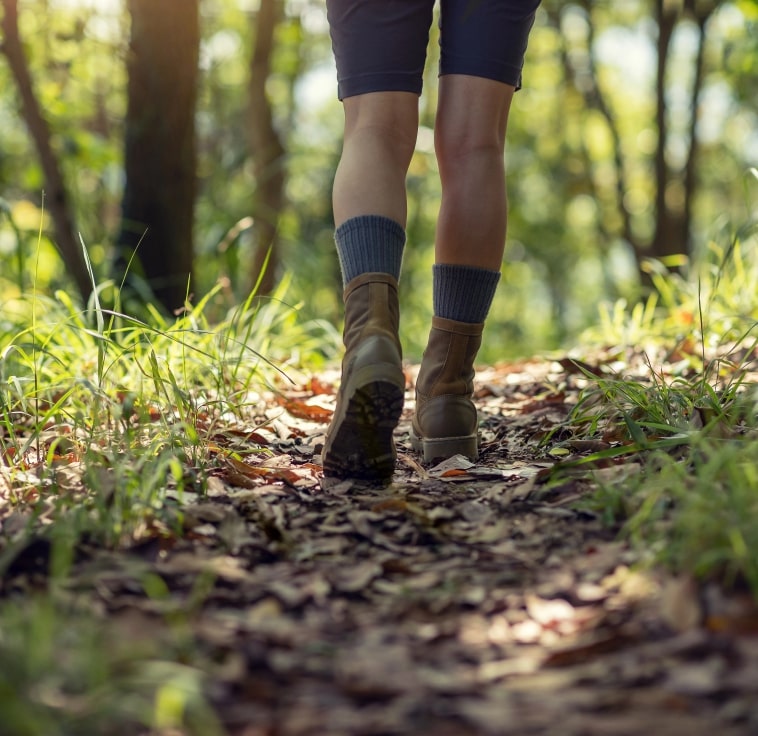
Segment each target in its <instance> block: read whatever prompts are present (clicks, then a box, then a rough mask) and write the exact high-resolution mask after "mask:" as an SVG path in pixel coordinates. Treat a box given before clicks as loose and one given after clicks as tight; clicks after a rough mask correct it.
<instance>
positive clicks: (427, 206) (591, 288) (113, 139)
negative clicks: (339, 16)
mask: <svg viewBox="0 0 758 736" xmlns="http://www.w3.org/2000/svg"><path fill="white" fill-rule="evenodd" d="M174 2H176V0H174ZM18 3H19V12H18V23H19V26H20V28H19V36H20V39H21V42H22V43H23V48H24V50H25V51H26V59H27V63H28V71H29V75H30V78H31V79H32V80H33V81H34V93H35V94H36V96H37V101H38V104H39V109H40V110H42V111H43V112H44V118H45V120H46V121H47V122H48V125H49V139H50V140H49V143H50V150H51V151H52V153H53V154H54V156H55V157H57V163H58V167H59V169H60V173H61V177H62V180H63V181H65V183H66V186H67V193H68V195H69V198H68V205H69V210H70V214H71V222H73V223H75V228H76V229H75V230H74V232H75V233H76V232H78V231H81V232H82V235H83V237H84V240H85V243H86V245H87V248H88V251H89V253H90V256H91V259H92V261H93V263H94V265H95V270H96V276H97V278H98V279H104V278H107V277H108V276H109V275H110V273H111V271H110V264H111V263H112V261H113V254H114V245H115V243H116V241H117V240H118V239H119V238H118V235H119V233H122V232H124V231H125V230H126V229H127V228H126V227H124V228H122V227H121V204H122V198H123V195H124V186H126V187H127V188H128V187H129V186H130V184H129V182H130V181H131V182H132V184H131V186H132V187H134V186H135V182H136V181H137V179H135V178H134V177H133V176H132V174H131V170H130V169H129V167H128V166H127V162H126V161H125V160H124V156H125V149H126V148H127V143H125V129H126V127H127V126H128V127H130V128H132V134H133V137H132V138H131V139H129V143H128V146H131V148H130V149H129V150H130V151H131V152H132V153H130V155H129V158H130V159H131V160H132V162H133V163H134V164H135V165H138V164H141V163H144V164H145V165H147V166H149V165H151V163H156V164H157V162H155V161H153V162H151V161H150V160H148V161H140V160H139V159H140V156H141V157H142V158H143V159H150V158H151V157H152V155H147V154H144V153H141V152H143V151H144V152H146V151H147V150H148V148H147V146H148V142H147V141H144V142H143V143H138V141H139V139H138V138H137V137H134V135H136V132H139V131H138V128H137V127H135V126H136V124H137V123H138V122H139V119H138V117H137V115H136V113H139V112H142V113H146V112H147V110H148V109H149V106H143V109H142V110H140V108H139V106H137V107H132V108H131V112H130V114H132V113H134V116H133V119H131V120H127V118H126V117H125V114H124V111H125V110H126V109H127V93H129V94H131V93H132V90H131V88H130V87H129V85H128V79H127V75H128V73H130V72H131V71H132V68H133V67H134V72H135V79H136V78H137V77H138V75H139V74H140V73H141V72H140V70H139V69H138V68H136V66H135V65H136V64H138V62H139V58H138V57H136V56H135V55H134V54H133V53H132V50H131V46H130V23H129V19H130V16H129V13H128V11H133V12H135V14H139V13H141V14H142V15H144V16H145V17H147V13H149V12H150V11H151V10H152V11H154V12H157V13H160V11H161V9H162V8H165V7H167V5H173V4H172V3H168V4H167V3H153V5H155V6H156V7H155V8H145V7H138V6H137V5H134V4H133V5H128V4H127V3H124V4H114V3H96V4H95V3H82V4H74V3H69V2H66V3H63V2H58V0H18ZM6 4H7V3H6V2H3V5H2V6H0V7H5V5H6ZM174 7H178V6H174ZM191 8H195V3H194V2H191V3H189V4H188V3H187V2H183V3H181V9H180V12H177V13H175V14H174V16H173V17H172V19H171V20H172V24H171V26H170V29H166V25H165V23H163V24H162V25H161V26H158V23H159V22H160V18H158V19H156V21H155V22H154V23H152V26H153V29H154V30H157V29H158V28H159V27H160V29H161V30H160V31H158V32H157V33H156V34H155V35H158V36H159V35H160V34H164V35H163V36H161V38H160V41H161V43H163V45H164V46H165V47H166V48H165V49H164V50H168V49H170V52H171V63H170V64H166V63H165V59H164V60H163V61H159V62H156V64H145V65H143V66H149V67H150V68H149V72H150V74H149V76H148V79H147V81H146V82H144V84H148V83H152V84H154V85H162V84H165V85H167V86H166V87H163V89H164V90H166V91H167V95H164V96H163V97H162V99H161V100H159V102H161V101H164V102H165V100H166V99H167V96H170V95H174V94H176V93H177V91H178V90H177V89H174V88H171V84H169V83H167V82H166V81H165V80H166V79H171V75H172V74H173V75H177V74H178V73H179V69H182V70H183V73H186V75H192V74H195V75H196V77H195V82H194V84H196V89H197V102H196V109H195V113H194V115H192V114H190V113H188V112H187V109H186V108H185V110H184V114H183V119H184V120H185V121H186V120H189V119H194V122H195V123H196V131H195V136H196V143H197V162H196V164H197V165H196V167H195V168H196V184H197V196H196V198H195V199H194V203H195V210H194V217H192V218H191V219H192V220H193V225H194V228H193V231H192V234H193V236H194V258H195V261H194V265H195V266H196V268H195V269H194V270H195V275H194V278H195V281H194V286H193V290H194V292H195V294H197V295H205V294H207V292H208V291H209V290H210V289H211V288H212V287H213V286H214V285H215V284H216V283H217V281H218V280H219V278H220V277H222V283H223V284H224V288H223V289H222V291H221V293H219V294H218V295H217V296H215V297H214V298H213V299H212V300H210V301H209V302H208V304H207V307H206V309H207V311H206V314H207V316H208V317H209V319H213V318H215V316H218V315H220V314H222V313H224V312H225V311H226V310H228V309H229V308H233V307H234V306H236V305H237V304H238V303H239V302H240V301H242V300H243V299H244V298H245V297H246V296H247V295H248V293H249V289H250V286H251V283H250V282H251V279H252V280H254V279H255V278H256V277H257V274H258V269H259V265H255V264H256V252H257V253H258V254H259V256H258V258H259V259H260V254H265V253H266V252H268V247H269V244H270V240H267V239H269V238H271V237H273V238H274V241H273V242H274V243H275V246H274V249H275V256H276V259H277V261H278V265H277V267H276V269H271V270H270V272H269V275H270V276H272V277H273V280H274V282H276V281H278V280H279V279H280V277H282V276H284V275H286V276H287V277H288V284H289V285H288V287H287V293H286V299H287V301H288V302H290V303H292V304H298V305H300V309H301V318H302V319H304V320H306V319H308V318H319V319H323V320H324V322H328V323H330V324H333V325H335V326H337V327H339V320H340V317H341V313H342V309H341V304H340V293H339V292H340V289H339V273H338V266H337V262H336V258H335V255H334V243H333V222H332V214H331V206H330V191H331V183H332V178H333V175H334V170H335V167H336V163H337V160H338V156H339V152H340V144H341V141H340V136H341V128H342V112H341V109H340V105H339V102H338V101H337V100H336V94H335V78H334V68H333V61H332V58H331V48H330V41H329V35H328V28H327V25H326V22H325V17H324V7H323V1H322V0H287V2H283V0H262V2H258V3H247V2H246V3H241V2H240V1H239V0H213V1H212V2H204V3H200V9H199V10H200V22H199V71H200V74H199V75H197V71H196V68H195V67H196V65H195V64H194V61H193V59H191V58H189V56H186V57H183V58H182V60H181V62H180V61H179V59H178V56H177V54H179V53H181V49H180V48H179V46H178V45H177V40H178V39H179V38H180V36H181V37H186V36H187V31H186V29H183V28H182V27H179V26H178V25H177V23H178V22H182V23H184V22H186V21H187V20H188V17H189V18H194V12H189V9H191ZM757 22H758V5H756V4H755V2H754V1H753V0H725V1H723V2H719V3H717V4H716V3H714V0H697V2H694V0H672V1H671V2H668V1H667V2H666V3H658V4H657V0H625V2H623V3H587V2H585V0H576V1H574V2H565V3H564V2H558V0H543V4H542V6H541V8H540V11H539V12H538V14H537V20H536V23H535V26H534V30H533V32H532V35H531V37H530V43H529V49H528V53H527V64H526V67H525V70H524V89H523V90H521V91H520V92H519V93H518V94H517V95H516V96H515V98H514V102H513V111H512V115H511V117H510V121H509V136H508V140H507V143H506V145H507V155H506V164H507V168H508V182H509V200H510V218H509V240H508V244H507V248H506V258H505V263H504V268H503V279H502V287H501V288H500V289H499V292H498V295H497V297H496V300H495V304H494V305H493V312H492V319H491V320H490V322H489V323H488V333H489V334H488V339H487V341H486V345H487V347H486V350H485V352H484V353H483V355H482V359H483V360H497V359H502V358H503V357H508V356H514V355H519V354H524V353H532V352H534V351H536V350H540V349H545V348H554V347H556V346H558V345H561V344H565V343H566V341H567V340H569V339H572V337H573V336H574V335H576V334H577V333H578V332H579V331H581V330H582V329H584V328H585V327H587V326H588V325H592V324H593V323H596V322H597V311H598V304H599V303H601V302H603V301H609V300H610V301H613V300H616V299H617V298H619V297H622V298H625V299H627V300H628V301H629V302H633V301H635V300H637V299H639V298H640V295H641V294H643V293H644V292H643V290H642V288H641V286H642V284H641V280H640V273H639V265H640V259H641V258H643V257H646V256H649V255H653V253H655V252H658V253H659V254H661V255H665V253H666V252H673V253H676V252H680V253H687V254H689V255H690V256H691V257H700V255H702V254H703V253H704V252H706V251H707V250H708V249H709V248H710V247H711V246H710V241H711V240H715V241H716V242H717V243H720V244H724V243H727V244H728V243H729V242H731V239H732V237H733V234H734V232H735V231H736V228H737V227H738V226H739V225H740V224H744V223H745V222H746V221H749V219H750V218H751V217H754V209H755V189H754V185H753V184H752V182H753V181H754V180H753V179H752V177H750V176H748V175H747V174H746V172H747V171H748V169H749V168H750V167H751V166H755V165H756V162H758V136H757V135H756V130H758V115H757V114H756V110H755V99H756V96H758V82H757V81H756V80H758V29H757V28H756V23H757ZM672 23H673V28H669V26H670V25H671V24H672ZM133 30H134V31H136V30H137V29H136V27H134V28H133ZM149 31H150V28H147V29H146V30H145V32H146V33H147V32H149ZM436 34H437V28H436V25H434V24H433V26H432V33H431V38H430V46H429V63H428V68H427V70H426V75H427V77H426V78H427V82H426V84H425V88H424V94H423V95H422V98H421V113H422V114H421V129H420V132H419V136H418V145H417V149H416V153H415V155H414V157H413V160H412V162H411V167H410V171H409V175H408V185H409V210H408V248H407V249H406V254H405V259H404V273H403V279H402V281H401V291H402V299H403V303H404V310H403V321H402V330H403V341H404V348H405V353H406V355H407V356H408V357H409V358H411V359H412V358H414V357H418V356H419V354H420V351H421V349H422V347H423V345H422V344H421V343H423V339H424V333H425V331H426V329H427V327H428V320H429V311H430V306H429V305H430V302H431V299H430V283H431V280H430V278H429V272H430V268H431V262H432V258H433V254H432V244H433V238H434V225H435V219H436V217H437V210H438V204H439V196H440V192H439V182H438V178H437V170H436V160H435V157H434V150H433V145H432V140H433V125H434V108H435V102H436V89H437V80H436V76H437V69H436V63H437V53H438V49H437V45H436V43H437V37H436ZM165 38H170V39H171V41H172V43H171V44H165ZM182 48H186V46H185V45H184V44H182ZM158 51H160V49H158ZM160 64H162V66H160ZM254 70H255V74H254V73H253V72H254ZM698 70H699V71H698ZM698 75H699V76H698ZM150 77H153V79H152V80H151V79H150ZM185 79H189V76H185ZM190 91H191V90H190ZM152 93H153V94H154V95H155V94H156V93H155V90H152ZM159 96H160V95H159ZM19 99H20V97H19V94H18V86H17V85H16V83H15V79H14V76H13V74H12V71H11V67H10V64H9V63H7V56H3V57H2V58H0V200H3V201H0V298H3V299H7V298H8V296H9V295H11V296H13V295H15V294H19V293H22V292H23V289H24V288H28V284H29V283H30V282H31V278H32V277H33V278H34V279H35V283H36V284H37V287H38V288H40V289H42V290H45V291H48V292H49V293H51V294H52V293H54V292H55V290H56V289H59V288H68V289H71V288H72V284H73V285H74V287H73V288H74V289H76V276H75V274H74V271H73V270H70V265H69V263H67V262H65V261H64V260H63V259H62V258H60V257H59V255H58V253H56V252H55V251H54V249H53V247H52V245H51V242H50V240H51V238H52V237H55V238H56V240H57V237H56V236H55V235H54V232H55V224H54V223H53V221H52V217H50V216H49V212H50V207H49V206H48V208H47V209H48V216H47V217H46V218H44V219H43V218H42V217H41V215H40V211H39V206H38V205H39V201H40V198H41V192H42V191H43V190H44V191H45V192H46V196H47V198H48V202H49V198H50V191H51V189H50V186H49V185H48V184H47V182H46V181H45V172H44V170H43V166H42V162H41V157H40V155H39V152H38V150H37V148H36V147H35V143H34V140H33V139H32V137H31V136H30V135H29V129H28V126H26V125H25V123H24V120H23V116H22V115H20V114H19V109H20V105H19ZM183 99H185V101H186V100H187V99H189V96H188V94H184V97H183ZM254 100H256V101H257V102H254ZM146 101H147V97H145V102H146ZM176 113H177V110H176V108H174V107H172V109H168V110H166V112H165V113H161V114H158V115H157V116H155V117H154V118H153V119H154V120H155V121H156V123H155V127H156V130H148V131H147V134H149V135H156V134H157V133H158V132H160V123H161V119H163V120H168V118H169V116H171V115H176ZM144 119H145V120H148V119H149V118H148V117H147V115H145V118H144ZM148 127H153V123H152V122H151V123H148ZM165 127H166V128H169V129H170V130H171V140H169V143H174V144H176V143H178V139H179V138H180V137H181V135H182V131H183V130H184V131H186V130H187V128H182V127H181V125H174V124H173V123H172V124H170V125H169V124H167V125H166V126H165ZM661 131H663V135H661V134H660V133H661ZM163 134H164V135H167V134H166V133H165V131H163ZM127 138H128V136H127ZM275 139H276V140H275ZM267 141H268V143H267ZM277 141H278V143H277ZM693 141H694V142H695V146H694V147H693V146H692V145H691V142H693ZM149 145H151V146H157V145H158V144H157V143H155V142H153V143H150V144H149ZM161 153H163V151H161ZM662 163H663V164H665V171H664V168H663V167H662ZM657 167H658V168H657ZM160 168H161V169H162V171H163V172H165V171H168V168H167V167H166V166H164V164H163V163H161V165H160ZM158 175H161V172H160V171H159V172H158V173H157V174H156V177H157V176H158ZM135 176H139V169H137V173H136V174H135ZM182 179H183V180H184V181H188V180H189V181H192V179H191V176H190V177H189V179H188V178H186V177H185V176H184V174H183V175H182ZM155 181H156V178H155V177H151V178H150V179H149V180H148V181H146V182H145V187H147V186H150V187H151V194H150V195H149V197H150V199H151V200H153V201H154V202H155V203H157V204H161V197H162V196H164V195H166V193H168V195H166V196H169V197H172V198H176V195H177V193H178V190H177V182H178V179H176V178H171V179H170V181H169V183H168V184H167V185H166V186H163V187H155V185H154V182H155ZM688 182H689V183H688ZM143 191H147V189H146V188H143ZM688 192H689V193H690V194H689V195H688V194H687V193H688ZM138 194H139V192H138V191H136V192H135V196H136V195H138ZM182 197H183V198H185V199H186V201H188V202H189V205H190V207H191V205H192V201H193V200H192V198H191V197H185V195H182ZM124 201H125V203H128V202H126V199H125V200H124ZM172 204H176V205H177V206H178V202H171V201H169V202H168V203H166V204H165V207H168V206H171V205H172ZM161 206H162V209H161V211H165V207H163V205H161ZM183 212H184V213H185V215H186V213H187V212H190V210H189V209H188V208H183ZM3 213H7V215H8V216H9V217H10V218H11V219H12V224H11V219H9V217H7V216H6V215H5V214H3ZM253 215H254V217H253ZM187 217H190V216H189V215H187ZM661 218H668V219H667V222H668V223H669V224H668V225H667V228H666V230H667V231H668V233H669V234H667V235H666V236H665V237H664V235H663V232H664V228H663V227H661V226H660V223H661V222H662V219H661ZM148 220H153V222H149V221H148ZM156 221H157V218H156V217H153V215H151V214H150V213H148V214H145V213H140V214H139V224H138V225H137V226H136V227H135V228H134V229H133V230H134V231H133V233H132V234H131V235H133V236H134V239H135V242H131V241H130V244H129V246H128V247H127V253H128V252H129V251H130V250H131V248H133V247H134V246H135V245H136V240H138V239H139V237H140V236H141V235H142V234H143V233H145V231H147V233H148V236H149V237H148V240H146V241H145V242H144V243H143V244H142V246H140V249H139V251H138V254H139V255H140V256H141V257H143V258H144V257H145V255H146V256H147V257H148V258H150V257H152V256H155V257H159V256H161V255H162V254H167V253H168V248H167V246H166V243H165V242H164V241H165V238H162V237H161V236H156V235H155V223H156ZM175 221H176V220H175ZM40 224H42V237H41V238H38V232H39V230H40ZM124 224H125V225H126V224H127V223H126V222H125V223H124ZM14 225H15V229H14ZM684 226H686V228H687V230H686V232H685V231H684V230H682V229H681V228H682V227H684ZM183 227H184V228H185V229H187V228H188V227H189V225H188V224H187V222H186V221H185V223H184V225H183ZM180 240H181V243H182V247H181V248H180V249H179V251H178V256H177V258H174V259H173V260H171V259H169V260H170V261H171V263H170V264H169V265H170V266H171V265H176V264H182V263H183V265H181V266H180V268H179V269H178V270H179V272H181V273H183V274H188V273H190V272H191V268H190V267H188V265H187V263H186V262H182V261H180V260H179V259H183V258H188V257H191V255H192V251H191V250H190V246H191V245H192V240H191V238H190V237H189V236H186V237H184V238H181V239H180ZM656 243H660V244H662V245H667V246H669V247H670V248H671V249H672V250H670V251H664V250H662V249H658V246H657V245H656ZM77 246H78V243H77ZM37 249H39V251H38V250H37ZM37 252H39V253H40V254H41V256H42V257H41V258H36V257H35V256H36V253H37ZM122 263H123V259H122ZM164 266H165V264H164ZM137 268H138V269H141V268H142V266H141V265H140V266H138V267H137ZM161 268H163V267H161ZM67 269H68V272H67ZM145 270H146V269H145ZM16 274H18V276H16ZM290 277H291V278H290ZM161 278H163V277H161ZM116 281H117V282H118V281H119V279H118V278H117V279H116ZM177 281H178V282H180V283H181V285H180V286H178V287H177V289H176V294H175V295H174V296H173V297H171V298H170V299H169V300H168V303H167V304H166V306H167V307H171V308H174V307H177V306H180V305H181V303H182V301H183V298H184V292H185V289H186V283H187V281H186V275H182V276H180V277H179V278H178V279H177ZM1 319H2V309H0V321H1Z"/></svg>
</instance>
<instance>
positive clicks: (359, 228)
mask: <svg viewBox="0 0 758 736" xmlns="http://www.w3.org/2000/svg"><path fill="white" fill-rule="evenodd" d="M334 241H335V243H336V245H337V255H338V256H339V259H340V268H341V269H342V283H343V284H344V285H347V283H348V282H349V281H351V280H352V279H354V278H355V277H356V276H360V275H361V274H362V273H377V272H380V273H389V274H392V275H393V276H394V277H395V279H397V280H399V279H400V267H401V265H402V262H403V248H404V247H405V230H404V229H403V227H402V226H401V225H400V224H399V223H397V222H395V221H394V220H391V219H390V218H389V217H383V216H381V215H361V216H360V217H351V218H350V219H349V220H346V221H345V222H343V223H342V224H341V225H340V226H339V227H338V228H337V230H336V231H335V233H334Z"/></svg>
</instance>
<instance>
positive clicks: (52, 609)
mask: <svg viewBox="0 0 758 736" xmlns="http://www.w3.org/2000/svg"><path fill="white" fill-rule="evenodd" d="M93 286H94V287H95V288H94V290H93V293H92V296H91V298H90V300H89V303H88V304H86V305H80V304H77V303H76V302H75V301H74V300H73V299H72V298H71V296H70V295H69V294H68V293H66V292H63V291H57V292H55V293H54V294H52V295H44V294H39V293H36V292H35V291H31V292H25V293H21V294H20V296H13V297H12V298H8V299H7V300H6V301H5V302H4V303H1V304H0V315H1V316H0V525H2V534H0V712H1V713H2V714H3V715H2V727H0V730H1V731H2V732H3V733H8V734H9V735H12V736H15V735H16V734H18V735H21V734H24V735H25V736H56V735H58V734H60V735H61V736H63V735H64V734H72V733H77V734H83V735H85V736H86V735H87V734H105V733H108V734H121V733H123V734H133V733H148V732H149V733H169V732H170V733H187V734H197V735H198V736H199V735H201V734H202V736H206V735H209V736H213V735H214V734H220V733H222V729H221V728H220V726H219V724H218V721H217V719H216V717H215V715H214V714H213V712H212V709H211V708H210V706H209V705H208V702H207V700H208V699H207V694H208V692H207V691H208V687H207V685H208V683H207V682H206V675H205V674H204V673H205V672H206V670H207V669H208V667H209V665H208V663H207V662H204V661H203V660H202V656H203V655H202V654H201V652H198V651H196V649H197V647H196V646H193V645H192V642H191V641H189V642H188V640H187V639H188V633H187V632H188V631H189V618H188V620H187V621H186V622H185V624H184V625H182V626H177V625H176V621H175V620H174V619H175V618H176V612H175V613H172V614H171V615H169V614H165V616H163V618H162V617H161V616H156V617H154V618H151V619H150V621H149V626H148V629H147V630H144V631H143V635H142V637H141V638H139V639H138V640H136V641H135V640H134V637H133V634H134V632H133V628H134V626H133V624H130V623H129V622H128V620H127V621H126V623H124V624H123V625H122V623H121V622H120V621H121V617H120V616H116V617H115V619H114V617H113V616H110V615H108V616H106V615H103V612H101V611H99V610H98V606H97V604H96V603H94V602H93V601H90V600H89V599H88V598H87V597H86V596H83V595H82V594H81V590H80V588H81V582H80V581H79V582H77V581H78V578H77V577H76V574H75V573H76V569H75V567H74V566H75V564H76V561H77V558H78V557H79V556H80V555H81V554H82V553H84V554H91V553H92V551H93V550H95V549H96V550H103V549H109V550H123V549H128V548H130V547H133V546H134V545H136V544H138V543H140V542H143V541H148V540H153V539H155V538H158V539H164V538H165V539H168V540H169V541H170V540H171V539H175V538H176V537H178V536H180V535H181V534H182V531H183V525H182V504H181V500H182V498H183V497H189V494H195V495H193V496H192V498H195V497H197V496H202V495H203V494H204V493H205V491H206V481H207V478H208V476H209V473H211V472H212V471H213V470H214V467H215V463H217V462H218V441H217V440H216V439H213V440H211V438H213V437H214V435H215V434H217V432H218V431H219V428H223V427H228V426H230V425H233V426H234V427H235V429H242V430H243V431H242V432H241V433H240V432H238V433H237V434H238V435H241V436H244V434H245V431H248V430H249V431H250V434H251V435H252V431H253V430H254V429H256V428H257V427H259V426H260V425H261V424H262V423H264V422H266V421H267V418H266V413H265V410H266V408H267V406H268V403H267V402H270V394H271V392H279V391H281V390H282V389H283V388H284V387H288V386H290V385H292V383H293V381H297V380H299V378H298V376H300V375H301V373H300V371H301V370H303V368H306V367H307V368H309V369H310V368H312V367H314V366H317V365H318V364H319V362H320V361H323V360H324V359H327V358H331V357H332V355H333V353H334V352H335V351H336V348H337V345H338V339H337V336H336V334H335V333H334V331H333V330H331V331H330V329H329V328H328V326H326V325H323V324H319V323H313V322H312V323H307V324H306V323H303V322H302V321H301V320H300V318H299V307H298V306H297V305H289V304H287V302H286V296H287V289H288V279H287V278H285V279H284V280H283V282H282V283H281V284H280V286H279V288H278V290H277V292H276V293H275V294H273V295H272V296H271V297H269V298H265V299H264V298H262V297H259V296H257V295H256V294H254V293H253V294H251V295H250V297H249V298H248V299H247V300H246V301H245V303H243V304H242V305H240V306H238V307H235V308H233V309H231V310H229V311H228V313H227V314H226V315H225V316H224V317H223V318H222V319H219V320H216V321H214V322H212V321H211V319H210V318H209V317H208V314H209V313H217V312H218V309H219V306H218V305H219V304H223V299H222V298H221V297H222V295H221V293H220V291H221V289H222V287H221V286H219V287H217V288H216V289H214V290H213V291H212V292H211V293H209V294H208V295H206V296H205V297H204V298H203V299H201V300H200V301H199V302H198V303H197V304H190V303H188V304H187V305H186V307H185V309H184V310H183V311H182V313H181V314H179V315H178V316H176V317H171V318H169V317H167V316H166V315H165V314H163V313H161V312H160V311H159V310H157V309H155V308H153V307H151V306H149V305H148V307H147V308H146V309H145V310H144V312H143V313H142V314H141V315H140V316H139V317H135V316H132V315H130V314H126V313H124V312H123V311H121V310H120V308H119V302H118V295H116V298H115V299H111V297H110V295H109V302H111V303H115V305H116V306H115V307H114V308H112V309H106V308H105V307H104V306H103V304H104V303H105V299H103V298H101V297H102V296H103V294H105V293H106V292H111V293H112V292H113V291H117V290H115V289H114V287H113V285H112V284H109V283H107V284H99V285H97V284H94V278H93ZM248 445H249V446H248V447H247V448H246V449H247V450H249V451H250V452H263V451H264V449H263V448H260V447H258V446H256V445H255V443H254V442H252V441H251V442H250V443H248ZM153 577H154V578H155V580H154V581H153V583H152V584H148V583H149V580H147V579H146V580H145V585H144V588H145V591H144V592H145V595H146V597H148V598H149V597H151V596H152V595H153V594H155V589H156V584H155V582H156V580H158V579H157V577H156V576H153ZM160 582H161V583H162V581H160ZM164 587H165V584H164ZM164 594H165V596H167V600H168V599H169V598H170V593H169V592H167V591H164ZM181 613H182V615H183V616H187V617H189V616H190V615H191V613H188V612H187V611H182V612H181ZM127 618H128V617H127ZM143 628H144V627H143ZM190 639H191V636H190Z"/></svg>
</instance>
